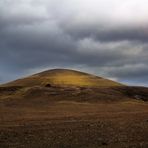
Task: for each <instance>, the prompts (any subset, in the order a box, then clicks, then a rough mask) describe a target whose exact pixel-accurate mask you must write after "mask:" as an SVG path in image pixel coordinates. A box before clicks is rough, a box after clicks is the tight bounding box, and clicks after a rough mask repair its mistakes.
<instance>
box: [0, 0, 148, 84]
mask: <svg viewBox="0 0 148 148" xmlns="http://www.w3.org/2000/svg"><path fill="white" fill-rule="evenodd" d="M147 18H148V1H147V0H0V83H4V82H7V81H10V80H13V79H17V78H19V77H22V76H27V75H30V74H33V73H36V72H39V71H42V70H45V69H50V68H72V69H78V70H82V71H85V72H90V73H93V74H97V75H99V76H103V77H108V78H111V79H114V80H117V81H120V82H123V83H126V84H130V85H145V86H148V65H147V64H148V19H147Z"/></svg>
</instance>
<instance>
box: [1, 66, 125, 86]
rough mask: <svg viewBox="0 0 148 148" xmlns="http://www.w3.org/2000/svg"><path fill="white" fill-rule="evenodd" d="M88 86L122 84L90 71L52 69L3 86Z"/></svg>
mask: <svg viewBox="0 0 148 148" xmlns="http://www.w3.org/2000/svg"><path fill="white" fill-rule="evenodd" d="M46 85H47V86H50V85H51V86H52V85H54V86H80V87H81V86H87V87H98V86H99V87H111V86H122V84H120V83H117V82H114V81H111V80H108V79H104V78H102V77H98V76H94V75H91V74H88V73H84V72H80V71H76V70H69V69H52V70H47V71H44V72H41V73H37V74H34V75H32V76H29V77H26V78H22V79H18V80H15V81H12V82H9V83H7V84H4V85H3V86H23V87H32V86H46Z"/></svg>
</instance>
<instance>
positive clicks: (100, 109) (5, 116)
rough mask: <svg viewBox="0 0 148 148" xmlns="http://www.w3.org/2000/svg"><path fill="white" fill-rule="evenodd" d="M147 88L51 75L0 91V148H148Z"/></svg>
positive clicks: (70, 73)
mask: <svg viewBox="0 0 148 148" xmlns="http://www.w3.org/2000/svg"><path fill="white" fill-rule="evenodd" d="M147 101H148V88H146V87H136V86H133V87H131V86H126V85H123V84H120V83H118V82H114V81H111V80H108V79H105V78H102V77H98V76H94V75H91V74H87V73H83V72H79V71H74V70H67V69H53V70H48V71H44V72H41V73H38V74H34V75H32V76H29V77H26V78H22V79H18V80H15V81H12V82H9V83H7V84H3V85H0V147H2V148H10V147H13V148H18V147H22V148H27V147H32V148H33V147H35V148H40V147H41V148H47V147H52V148H61V147H62V148H69V147H70V148H75V147H77V148H92V147H93V148H98V147H99V148H104V147H106V148H125V147H134V148H140V147H141V148H147V147H148V141H147V137H148V126H147V125H148V103H147Z"/></svg>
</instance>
